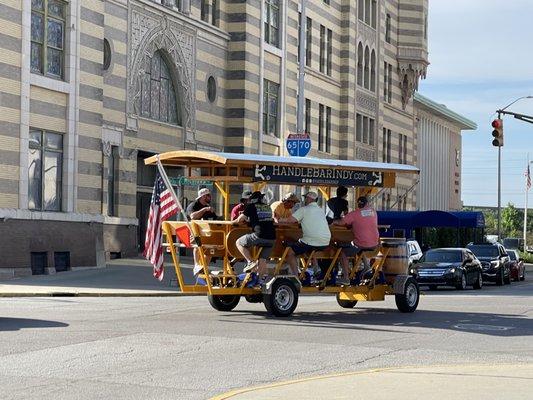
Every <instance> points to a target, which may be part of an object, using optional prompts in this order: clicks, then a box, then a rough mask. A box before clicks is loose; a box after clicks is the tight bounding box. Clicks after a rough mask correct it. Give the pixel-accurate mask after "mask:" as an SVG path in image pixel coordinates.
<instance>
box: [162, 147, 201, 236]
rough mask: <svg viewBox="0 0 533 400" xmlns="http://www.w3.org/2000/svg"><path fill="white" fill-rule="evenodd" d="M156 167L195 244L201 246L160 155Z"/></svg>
mask: <svg viewBox="0 0 533 400" xmlns="http://www.w3.org/2000/svg"><path fill="white" fill-rule="evenodd" d="M156 165H157V170H158V171H159V174H160V175H161V178H162V179H163V182H165V185H166V187H167V188H168V191H169V192H170V195H171V196H172V198H173V199H174V201H175V202H176V204H177V205H178V208H179V210H180V212H181V215H182V217H183V219H184V220H185V223H186V224H187V228H189V231H190V232H191V234H192V235H193V236H194V242H195V244H196V245H197V246H200V238H199V237H198V236H196V234H195V233H194V231H193V230H192V226H191V224H190V222H189V218H187V214H186V213H185V210H184V209H183V207H182V205H181V202H180V201H179V199H178V196H177V195H176V192H174V188H173V187H172V184H171V183H170V180H169V179H168V176H167V173H166V171H165V168H164V167H163V164H161V161H160V160H159V154H158V155H157V156H156Z"/></svg>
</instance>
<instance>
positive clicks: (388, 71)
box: [383, 62, 392, 103]
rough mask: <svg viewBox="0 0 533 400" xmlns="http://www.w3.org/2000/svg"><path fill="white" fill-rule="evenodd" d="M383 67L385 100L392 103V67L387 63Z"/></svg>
mask: <svg viewBox="0 0 533 400" xmlns="http://www.w3.org/2000/svg"><path fill="white" fill-rule="evenodd" d="M383 66H384V68H383V99H384V100H385V101H386V102H387V103H392V65H391V64H389V63H387V62H385V63H384V64H383Z"/></svg>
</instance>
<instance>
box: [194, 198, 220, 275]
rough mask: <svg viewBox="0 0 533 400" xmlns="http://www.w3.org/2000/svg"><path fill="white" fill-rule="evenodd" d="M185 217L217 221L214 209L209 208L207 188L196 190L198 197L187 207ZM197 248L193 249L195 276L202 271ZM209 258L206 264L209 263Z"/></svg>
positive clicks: (209, 201)
mask: <svg viewBox="0 0 533 400" xmlns="http://www.w3.org/2000/svg"><path fill="white" fill-rule="evenodd" d="M187 217H188V218H189V219H190V220H193V219H218V216H217V215H216V214H215V209H214V208H213V207H211V191H210V190H209V189H208V188H202V189H200V190H198V197H196V201H194V202H193V203H191V204H189V205H188V206H187ZM198 251H199V250H198V248H197V247H195V248H194V249H193V256H194V269H193V274H194V275H196V274H198V273H199V272H201V271H202V269H203V266H202V265H201V264H200V257H199V255H198ZM209 258H210V257H208V260H207V262H208V263H209V261H210V260H209Z"/></svg>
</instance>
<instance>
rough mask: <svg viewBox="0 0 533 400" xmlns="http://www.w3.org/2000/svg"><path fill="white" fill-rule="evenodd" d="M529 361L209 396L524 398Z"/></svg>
mask: <svg viewBox="0 0 533 400" xmlns="http://www.w3.org/2000/svg"><path fill="white" fill-rule="evenodd" d="M532 393H533V364H522V365H511V364H509V365H505V364H503V365H450V366H426V367H403V368H402V367H400V368H382V369H373V370H367V371H357V372H349V373H345V374H335V375H326V376H318V377H311V378H303V379H297V380H293V381H288V382H280V383H273V384H269V385H264V386H258V387H251V388H243V389H237V390H234V391H231V392H228V393H225V394H222V395H219V396H215V397H213V398H212V400H225V399H231V400H238V399H247V400H253V399H269V400H273V399H347V400H348V399H355V398H357V399H366V400H372V399H379V400H381V399H395V400H412V399H421V398H430V399H432V400H445V399H446V400H447V399H455V400H463V399H464V400H491V399H508V400H529V399H531V394H532Z"/></svg>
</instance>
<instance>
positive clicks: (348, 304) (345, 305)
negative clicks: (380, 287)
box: [337, 293, 357, 308]
mask: <svg viewBox="0 0 533 400" xmlns="http://www.w3.org/2000/svg"><path fill="white" fill-rule="evenodd" d="M337 303H338V304H339V306H341V307H342V308H354V307H355V305H356V304H357V300H342V299H340V298H339V293H337Z"/></svg>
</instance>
